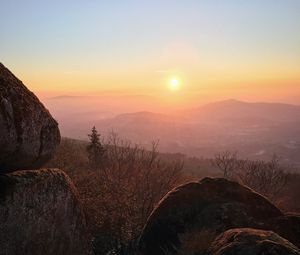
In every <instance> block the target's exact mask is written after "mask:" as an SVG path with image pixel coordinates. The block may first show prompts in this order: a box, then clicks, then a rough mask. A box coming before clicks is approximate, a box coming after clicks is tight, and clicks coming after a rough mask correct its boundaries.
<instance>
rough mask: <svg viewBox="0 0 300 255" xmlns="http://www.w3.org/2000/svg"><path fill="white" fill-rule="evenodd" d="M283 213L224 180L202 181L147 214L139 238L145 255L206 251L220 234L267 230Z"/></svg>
mask: <svg viewBox="0 0 300 255" xmlns="http://www.w3.org/2000/svg"><path fill="white" fill-rule="evenodd" d="M282 216H283V214H282V213H281V212H280V210H278V209H277V208H276V207H275V206H274V205H272V204H271V203H270V202H269V201H268V200H267V199H266V198H264V197H263V196H261V195H259V194H257V193H255V192H254V191H252V190H251V189H249V188H247V187H245V186H242V185H240V184H238V183H235V182H231V181H228V180H225V179H221V178H219V179H212V178H205V179H203V180H201V181H199V182H193V183H188V184H186V185H183V186H179V187H178V188H176V189H174V190H172V191H171V192H169V193H168V194H167V195H166V196H165V197H164V198H163V199H162V201H161V202H160V203H159V204H158V206H157V207H156V209H155V210H154V211H153V213H152V214H151V215H150V217H149V219H148V221H147V223H146V226H145V228H144V230H143V233H142V235H141V238H140V249H141V251H142V254H144V255H152V254H155V255H164V254H177V250H181V249H182V248H183V247H184V249H185V250H186V253H185V254H189V252H191V254H193V252H195V250H196V251H197V252H201V251H206V250H207V248H208V247H209V245H210V243H211V242H212V241H213V240H214V239H215V238H216V236H218V235H219V234H220V233H222V232H224V231H226V230H228V229H232V228H240V227H243V228H245V227H251V228H259V229H264V228H268V224H267V222H268V220H269V219H270V218H276V217H282Z"/></svg>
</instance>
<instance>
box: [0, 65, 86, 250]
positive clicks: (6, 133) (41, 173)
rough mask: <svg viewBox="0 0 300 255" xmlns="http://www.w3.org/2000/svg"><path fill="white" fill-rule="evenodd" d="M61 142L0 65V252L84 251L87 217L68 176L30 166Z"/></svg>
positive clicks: (50, 121)
mask: <svg viewBox="0 0 300 255" xmlns="http://www.w3.org/2000/svg"><path fill="white" fill-rule="evenodd" d="M59 142H60V133H59V129H58V124H57V122H56V121H55V120H54V119H53V118H52V117H51V115H50V113H49V112H48V111H47V109H46V108H45V107H44V106H43V105H42V104H41V102H40V101H39V100H38V98H37V97H36V96H35V95H34V94H33V93H31V92H30V91H29V90H28V89H27V88H26V87H25V86H24V85H23V83H22V82H21V81H20V80H18V79H17V78H16V77H15V76H14V75H13V74H12V73H11V72H10V71H9V70H8V69H6V68H5V67H4V66H3V65H2V64H0V255H19V254H22V255H40V254H43V255H54V254H57V255H85V254H88V251H89V247H88V246H89V243H88V235H87V233H86V222H85V216H84V214H83V211H82V208H81V205H80V203H79V199H78V196H77V192H76V189H75V187H74V185H73V184H72V182H71V180H70V179H69V177H68V176H67V175H66V174H65V173H64V172H63V171H61V170H58V169H57V170H54V169H43V170H28V169H29V168H32V169H34V168H39V167H41V166H42V165H43V164H44V163H45V162H46V161H47V160H48V159H50V158H51V156H52V154H53V153H54V151H55V148H56V147H57V146H58V144H59ZM15 170H19V171H15ZM24 170H26V171H24ZM14 171H15V172H14Z"/></svg>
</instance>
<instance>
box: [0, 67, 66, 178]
mask: <svg viewBox="0 0 300 255" xmlns="http://www.w3.org/2000/svg"><path fill="white" fill-rule="evenodd" d="M59 142H60V133H59V129H58V124H57V122H56V121H55V120H54V119H53V118H52V116H51V115H50V113H49V112H48V110H47V109H46V108H45V107H44V106H43V104H42V103H41V102H40V101H39V99H38V98H37V97H36V96H35V95H34V94H33V93H32V92H30V91H29V90H28V89H27V88H26V87H25V85H24V84H23V83H22V82H21V81H20V80H19V79H18V78H16V77H15V76H14V75H13V74H12V73H11V72H10V71H9V70H8V69H7V68H6V67H5V66H4V65H2V64H1V63H0V174H1V173H8V172H12V171H14V170H19V169H34V168H40V167H41V166H42V165H43V164H44V163H45V162H46V161H47V160H48V159H50V158H51V156H52V155H53V153H54V151H55V148H56V147H57V145H58V144H59Z"/></svg>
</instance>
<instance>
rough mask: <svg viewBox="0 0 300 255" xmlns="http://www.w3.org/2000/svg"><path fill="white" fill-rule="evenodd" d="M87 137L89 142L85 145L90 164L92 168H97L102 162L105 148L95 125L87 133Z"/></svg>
mask: <svg viewBox="0 0 300 255" xmlns="http://www.w3.org/2000/svg"><path fill="white" fill-rule="evenodd" d="M88 137H89V139H90V144H89V145H88V146H87V152H88V157H89V163H90V166H91V167H93V168H94V169H99V168H101V167H102V166H103V163H104V153H105V149H104V147H103V145H102V144H101V141H100V134H98V131H97V129H96V127H93V128H92V131H91V133H90V134H88Z"/></svg>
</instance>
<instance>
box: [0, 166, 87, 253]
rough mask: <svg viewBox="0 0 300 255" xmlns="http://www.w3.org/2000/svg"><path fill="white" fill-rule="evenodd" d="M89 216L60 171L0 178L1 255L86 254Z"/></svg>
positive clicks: (8, 175) (14, 174)
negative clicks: (87, 219)
mask: <svg viewBox="0 0 300 255" xmlns="http://www.w3.org/2000/svg"><path fill="white" fill-rule="evenodd" d="M87 251H88V235H87V232H86V222H85V217H84V214H83V211H82V208H81V205H80V203H79V200H78V196H77V191H76V189H75V187H74V185H73V184H72V182H71V180H70V179H69V177H68V176H67V175H66V174H65V173H64V172H63V171H61V170H58V169H43V170H33V171H30V170H28V171H18V172H14V173H10V174H5V175H2V176H0V255H19V254H22V255H41V254H43V255H48V254H49V255H50V254H51V255H53V254H57V255H59V254H63V255H84V254H87Z"/></svg>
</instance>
